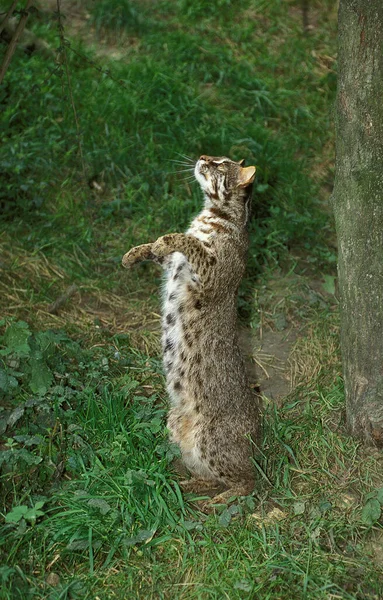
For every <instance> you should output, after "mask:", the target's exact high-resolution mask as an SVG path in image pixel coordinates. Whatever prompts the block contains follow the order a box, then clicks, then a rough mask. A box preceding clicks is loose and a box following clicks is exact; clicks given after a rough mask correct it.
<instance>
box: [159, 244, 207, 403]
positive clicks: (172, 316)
mask: <svg viewBox="0 0 383 600" xmlns="http://www.w3.org/2000/svg"><path fill="white" fill-rule="evenodd" d="M197 284H198V280H197V277H196V276H195V275H194V273H193V272H192V270H191V268H190V265H189V263H188V261H187V259H186V258H185V256H184V255H183V254H181V253H180V252H175V253H174V254H172V256H171V260H170V261H169V264H168V266H167V270H166V284H165V289H164V298H163V307H162V350H163V364H164V370H165V374H166V383H167V388H168V393H169V396H170V399H171V401H172V403H173V404H178V402H179V401H180V397H181V393H180V391H179V390H177V387H175V385H176V382H177V381H178V380H179V378H180V373H181V372H182V360H181V352H182V351H183V350H184V346H185V344H184V338H183V319H184V318H185V312H184V311H185V306H186V304H187V297H188V289H187V287H188V285H189V286H190V285H193V286H195V285H197Z"/></svg>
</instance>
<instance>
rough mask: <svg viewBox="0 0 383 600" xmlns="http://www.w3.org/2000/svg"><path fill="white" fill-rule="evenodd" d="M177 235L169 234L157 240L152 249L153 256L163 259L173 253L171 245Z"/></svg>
mask: <svg viewBox="0 0 383 600" xmlns="http://www.w3.org/2000/svg"><path fill="white" fill-rule="evenodd" d="M177 235H178V234H177V233H169V234H167V235H163V236H162V237H160V238H158V240H157V241H156V242H154V244H153V247H152V252H153V254H154V255H155V256H158V257H163V256H167V255H168V254H170V253H171V252H175V249H174V248H173V245H174V241H175V238H176V236H177Z"/></svg>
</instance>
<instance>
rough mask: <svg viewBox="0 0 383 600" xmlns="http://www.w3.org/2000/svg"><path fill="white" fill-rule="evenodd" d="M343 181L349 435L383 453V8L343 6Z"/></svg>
mask: <svg viewBox="0 0 383 600" xmlns="http://www.w3.org/2000/svg"><path fill="white" fill-rule="evenodd" d="M338 65H339V79H338V94H337V108H336V134H337V142H336V151H337V159H336V175H335V189H334V195H333V203H334V212H335V221H336V229H337V235H338V243H339V260H338V274H339V292H340V300H341V347H342V359H343V374H344V382H345V392H346V412H347V424H348V427H349V430H350V432H351V433H352V434H353V435H355V436H357V437H359V438H362V439H363V440H364V441H365V442H367V443H369V444H376V445H377V446H379V447H383V0H340V6H339V57H338Z"/></svg>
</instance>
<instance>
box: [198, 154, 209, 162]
mask: <svg viewBox="0 0 383 600" xmlns="http://www.w3.org/2000/svg"><path fill="white" fill-rule="evenodd" d="M199 159H200V160H205V161H206V162H208V161H209V157H208V156H206V154H202V156H200V157H199Z"/></svg>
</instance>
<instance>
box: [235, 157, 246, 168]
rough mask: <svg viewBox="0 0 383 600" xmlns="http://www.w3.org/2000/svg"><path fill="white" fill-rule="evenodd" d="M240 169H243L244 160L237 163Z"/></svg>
mask: <svg viewBox="0 0 383 600" xmlns="http://www.w3.org/2000/svg"><path fill="white" fill-rule="evenodd" d="M237 164H238V165H239V166H240V167H243V166H244V164H245V159H244V158H243V159H242V160H239V161H238V163H237Z"/></svg>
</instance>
